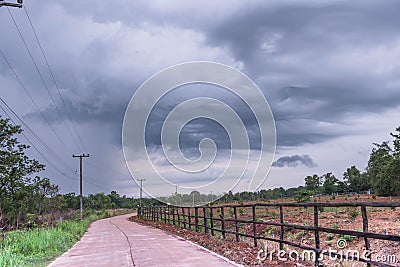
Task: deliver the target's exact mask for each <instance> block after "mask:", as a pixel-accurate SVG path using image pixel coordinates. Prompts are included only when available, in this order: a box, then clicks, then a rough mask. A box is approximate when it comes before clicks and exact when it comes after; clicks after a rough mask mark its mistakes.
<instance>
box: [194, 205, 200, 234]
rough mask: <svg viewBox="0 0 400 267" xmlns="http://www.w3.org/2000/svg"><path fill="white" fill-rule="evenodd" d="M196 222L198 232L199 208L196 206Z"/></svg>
mask: <svg viewBox="0 0 400 267" xmlns="http://www.w3.org/2000/svg"><path fill="white" fill-rule="evenodd" d="M194 222H195V225H196V232H198V231H199V208H198V207H195V208H194Z"/></svg>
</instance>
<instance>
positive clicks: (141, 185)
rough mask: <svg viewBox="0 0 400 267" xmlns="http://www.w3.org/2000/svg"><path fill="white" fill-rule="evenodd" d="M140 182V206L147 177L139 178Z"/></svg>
mask: <svg viewBox="0 0 400 267" xmlns="http://www.w3.org/2000/svg"><path fill="white" fill-rule="evenodd" d="M138 181H139V183H140V199H139V206H140V207H142V192H143V181H146V179H138Z"/></svg>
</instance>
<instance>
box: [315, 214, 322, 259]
mask: <svg viewBox="0 0 400 267" xmlns="http://www.w3.org/2000/svg"><path fill="white" fill-rule="evenodd" d="M314 228H315V230H314V234H315V248H316V249H317V250H318V251H317V252H316V253H315V266H319V257H320V252H319V249H320V245H321V244H320V240H319V231H318V207H317V206H314Z"/></svg>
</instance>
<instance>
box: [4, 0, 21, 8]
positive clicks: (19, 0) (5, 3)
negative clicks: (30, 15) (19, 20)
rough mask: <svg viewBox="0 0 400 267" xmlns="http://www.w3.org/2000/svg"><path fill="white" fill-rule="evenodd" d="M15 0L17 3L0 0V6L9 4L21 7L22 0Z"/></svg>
mask: <svg viewBox="0 0 400 267" xmlns="http://www.w3.org/2000/svg"><path fill="white" fill-rule="evenodd" d="M17 2H18V4H16V3H9V2H4V1H3V0H0V7H2V6H10V7H18V8H21V7H22V0H18V1H17Z"/></svg>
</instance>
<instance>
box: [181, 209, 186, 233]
mask: <svg viewBox="0 0 400 267" xmlns="http://www.w3.org/2000/svg"><path fill="white" fill-rule="evenodd" d="M182 221H183V229H186V218H185V208H184V207H182Z"/></svg>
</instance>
